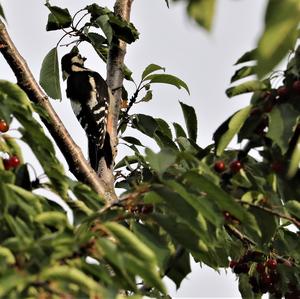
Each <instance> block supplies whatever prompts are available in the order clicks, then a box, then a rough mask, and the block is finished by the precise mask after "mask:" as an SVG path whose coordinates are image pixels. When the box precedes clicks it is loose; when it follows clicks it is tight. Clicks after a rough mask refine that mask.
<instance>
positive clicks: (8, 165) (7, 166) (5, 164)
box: [3, 159, 11, 170]
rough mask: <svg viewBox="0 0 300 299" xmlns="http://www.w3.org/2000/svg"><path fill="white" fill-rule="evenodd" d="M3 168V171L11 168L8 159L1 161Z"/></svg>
mask: <svg viewBox="0 0 300 299" xmlns="http://www.w3.org/2000/svg"><path fill="white" fill-rule="evenodd" d="M3 166H4V169H5V170H9V169H10V168H11V165H10V160H9V159H3Z"/></svg>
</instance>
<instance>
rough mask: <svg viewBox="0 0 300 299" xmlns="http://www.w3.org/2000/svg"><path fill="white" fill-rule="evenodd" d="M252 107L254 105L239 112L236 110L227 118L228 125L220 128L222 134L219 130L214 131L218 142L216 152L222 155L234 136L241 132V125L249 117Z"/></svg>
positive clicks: (215, 139)
mask: <svg viewBox="0 0 300 299" xmlns="http://www.w3.org/2000/svg"><path fill="white" fill-rule="evenodd" d="M251 109H252V105H249V106H247V107H245V108H243V109H241V110H239V111H238V112H236V113H235V114H234V115H233V116H231V117H230V119H229V120H227V121H226V122H225V123H226V126H225V125H224V124H223V125H224V126H223V125H222V126H223V127H222V126H221V127H220V128H219V129H220V130H221V129H222V131H223V132H222V134H221V135H219V132H218V130H219V129H218V130H217V131H216V132H215V133H214V141H215V143H216V148H217V151H216V154H217V155H218V156H220V155H221V154H222V153H223V151H224V150H225V148H226V147H227V145H228V144H229V143H230V141H231V140H232V138H233V137H234V136H235V135H236V134H237V133H238V132H239V130H240V129H241V127H242V126H243V124H244V122H245V120H246V119H247V117H248V115H249V114H250V112H251Z"/></svg>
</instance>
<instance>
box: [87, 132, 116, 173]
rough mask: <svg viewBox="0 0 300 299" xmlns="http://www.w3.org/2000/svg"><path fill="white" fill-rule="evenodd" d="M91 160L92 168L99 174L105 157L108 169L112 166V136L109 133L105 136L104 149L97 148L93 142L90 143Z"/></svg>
mask: <svg viewBox="0 0 300 299" xmlns="http://www.w3.org/2000/svg"><path fill="white" fill-rule="evenodd" d="M88 151H89V160H90V164H91V167H92V168H93V169H94V170H95V171H96V172H97V171H98V167H99V162H100V160H101V159H102V158H103V157H104V159H105V162H106V166H107V168H110V167H111V164H112V160H113V158H112V149H111V145H110V136H109V134H108V133H106V135H105V140H104V144H103V147H102V148H99V146H97V144H96V142H95V141H93V140H89V141H88Z"/></svg>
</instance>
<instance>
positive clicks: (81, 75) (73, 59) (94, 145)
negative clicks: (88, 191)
mask: <svg viewBox="0 0 300 299" xmlns="http://www.w3.org/2000/svg"><path fill="white" fill-rule="evenodd" d="M85 60H86V58H84V57H82V56H81V55H80V54H79V52H78V51H71V52H70V53H68V54H66V55H65V56H63V57H62V59H61V66H62V72H63V78H64V79H67V90H66V93H67V97H68V98H69V99H70V101H71V106H72V109H73V111H74V113H75V115H76V117H77V119H78V121H79V123H80V124H81V126H82V128H83V129H84V130H85V132H86V135H87V138H88V151H89V160H90V164H91V166H92V168H93V169H94V170H95V171H97V170H98V165H99V161H100V159H101V158H102V157H104V158H105V161H106V165H107V167H108V168H109V167H110V166H111V163H112V151H111V145H110V137H109V134H108V132H107V129H106V126H107V116H108V106H109V101H110V97H111V91H110V89H109V87H108V86H107V84H106V82H105V80H104V79H103V78H102V77H101V76H100V74H98V73H97V72H94V71H92V70H90V69H88V68H86V67H84V62H85Z"/></svg>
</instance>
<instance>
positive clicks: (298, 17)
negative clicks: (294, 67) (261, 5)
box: [257, 0, 300, 78]
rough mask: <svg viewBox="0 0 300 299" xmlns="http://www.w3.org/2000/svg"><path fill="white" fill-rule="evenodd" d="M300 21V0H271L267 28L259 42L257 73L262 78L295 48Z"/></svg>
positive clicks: (267, 15)
mask: <svg viewBox="0 0 300 299" xmlns="http://www.w3.org/2000/svg"><path fill="white" fill-rule="evenodd" d="M299 21H300V3H299V1H298V0H286V1H277V0H269V2H268V6H267V10H266V16H265V28H264V31H263V33H262V36H261V37H260V40H259V42H258V49H257V74H258V76H259V77H260V78H261V77H263V76H264V75H266V74H267V73H269V72H270V71H272V70H273V68H274V67H275V66H276V65H277V64H278V63H279V62H280V61H281V60H282V59H283V58H284V57H285V56H286V55H287V54H288V51H289V50H293V48H294V45H295V42H296V39H297V29H298V26H299Z"/></svg>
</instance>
